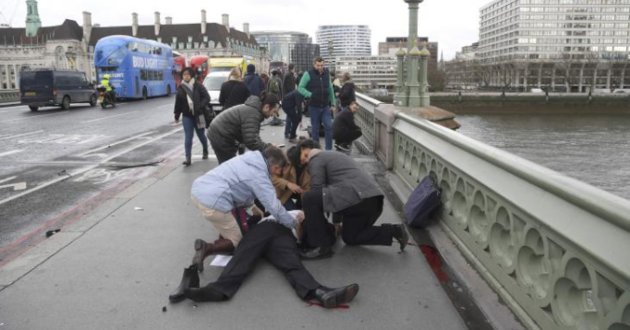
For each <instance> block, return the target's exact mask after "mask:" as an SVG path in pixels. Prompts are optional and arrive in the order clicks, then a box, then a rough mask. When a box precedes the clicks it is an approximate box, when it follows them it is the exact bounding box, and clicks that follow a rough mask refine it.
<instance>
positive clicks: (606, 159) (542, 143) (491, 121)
mask: <svg viewBox="0 0 630 330" xmlns="http://www.w3.org/2000/svg"><path fill="white" fill-rule="evenodd" d="M456 120H457V121H458V122H459V123H460V124H461V125H462V127H461V128H460V129H459V130H458V132H460V133H462V134H464V135H466V136H468V137H471V138H473V139H475V140H478V141H481V142H484V143H486V144H488V145H491V146H494V147H497V148H499V149H502V150H505V151H507V152H510V153H512V154H515V155H518V156H520V157H522V158H525V159H528V160H530V161H532V162H534V163H537V164H539V165H542V166H545V167H547V168H550V169H552V170H555V171H558V172H561V173H563V174H565V175H568V176H570V177H573V178H575V179H578V180H580V181H583V182H586V183H588V184H591V185H593V186H595V187H598V188H600V189H603V190H606V191H608V192H611V193H613V194H615V195H617V196H621V197H623V198H625V199H628V200H630V115H584V114H580V115H570V114H557V115H556V114H553V115H551V114H549V115H540V114H535V115H523V114H482V115H457V118H456Z"/></svg>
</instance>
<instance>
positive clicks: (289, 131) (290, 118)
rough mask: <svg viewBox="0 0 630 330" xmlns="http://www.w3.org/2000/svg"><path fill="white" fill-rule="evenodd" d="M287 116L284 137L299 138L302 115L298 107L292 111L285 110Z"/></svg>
mask: <svg viewBox="0 0 630 330" xmlns="http://www.w3.org/2000/svg"><path fill="white" fill-rule="evenodd" d="M282 110H284V112H285V113H286V114H287V119H286V120H285V122H284V137H286V138H289V139H295V138H296V137H297V128H298V125H299V124H300V121H301V120H302V114H300V113H298V110H297V107H293V108H291V109H284V108H282Z"/></svg>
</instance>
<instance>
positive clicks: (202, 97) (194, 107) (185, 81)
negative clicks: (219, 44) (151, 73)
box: [174, 67, 210, 166]
mask: <svg viewBox="0 0 630 330" xmlns="http://www.w3.org/2000/svg"><path fill="white" fill-rule="evenodd" d="M181 77H182V82H181V84H180V85H179V87H178V88H177V94H176V97H175V111H174V114H175V122H176V123H177V122H179V117H180V115H181V116H182V117H183V118H182V124H183V126H184V150H185V153H186V160H185V161H184V162H183V163H182V164H184V165H185V166H190V164H191V153H192V140H193V134H195V133H197V137H198V138H199V141H201V145H202V146H203V156H202V158H203V159H208V140H207V139H206V136H205V135H204V131H205V129H206V128H207V127H208V125H210V122H209V121H210V118H209V117H208V110H207V107H208V104H209V103H210V95H209V94H208V91H207V90H206V88H205V87H203V85H202V84H200V83H198V82H197V81H195V80H193V78H194V77H195V70H193V69H192V68H190V67H187V68H184V69H183V70H182V72H181Z"/></svg>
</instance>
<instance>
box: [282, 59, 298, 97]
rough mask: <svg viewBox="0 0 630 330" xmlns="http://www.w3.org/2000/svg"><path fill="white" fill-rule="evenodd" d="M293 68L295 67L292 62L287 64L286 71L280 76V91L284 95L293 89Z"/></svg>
mask: <svg viewBox="0 0 630 330" xmlns="http://www.w3.org/2000/svg"><path fill="white" fill-rule="evenodd" d="M293 68H295V66H294V65H293V63H291V64H289V71H287V73H285V74H284V77H283V78H282V91H283V92H284V95H286V94H289V93H290V92H292V91H293V90H295V72H293Z"/></svg>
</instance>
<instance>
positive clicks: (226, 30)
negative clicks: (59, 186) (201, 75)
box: [0, 0, 268, 90]
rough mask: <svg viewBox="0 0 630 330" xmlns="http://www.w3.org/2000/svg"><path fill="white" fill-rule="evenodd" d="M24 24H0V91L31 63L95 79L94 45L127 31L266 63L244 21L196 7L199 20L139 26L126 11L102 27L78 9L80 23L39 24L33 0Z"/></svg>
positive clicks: (192, 51)
mask: <svg viewBox="0 0 630 330" xmlns="http://www.w3.org/2000/svg"><path fill="white" fill-rule="evenodd" d="M26 5H27V18H26V26H25V27H24V28H11V27H7V28H0V90H12V89H16V88H18V87H19V72H20V71H22V70H27V69H36V68H55V69H67V70H79V71H83V72H85V73H86V74H87V76H88V79H89V80H95V79H96V75H95V71H94V58H93V53H94V45H96V42H97V41H98V40H99V39H100V38H102V37H106V36H110V35H128V36H134V37H138V38H144V39H151V40H156V41H158V42H162V43H165V44H167V45H169V46H171V48H173V50H175V51H177V52H179V53H182V54H184V55H186V56H188V57H190V56H192V55H208V56H214V57H218V56H221V57H223V56H226V57H227V56H249V57H252V58H253V59H254V61H256V63H260V64H261V66H262V67H264V64H265V63H267V62H268V56H267V51H266V49H265V48H263V47H260V46H259V45H258V43H257V42H256V39H255V38H254V36H252V35H251V34H250V33H249V24H248V23H244V24H243V29H242V30H237V29H236V28H234V27H232V26H230V23H229V16H228V15H227V14H223V15H222V22H221V23H211V22H207V20H206V11H205V10H201V20H200V22H199V23H189V24H173V18H172V17H165V20H164V22H162V19H161V16H160V13H159V12H155V13H154V24H151V25H140V24H139V22H138V14H137V13H132V15H131V24H130V25H127V26H112V27H103V26H99V25H97V24H92V14H91V13H89V12H83V24H82V25H79V24H78V23H77V22H76V21H74V20H70V19H66V20H65V21H64V22H63V23H62V24H61V25H57V26H43V27H42V23H41V20H40V18H39V13H38V9H37V1H36V0H27V1H26Z"/></svg>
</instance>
